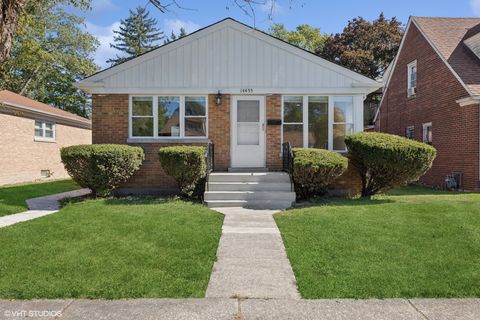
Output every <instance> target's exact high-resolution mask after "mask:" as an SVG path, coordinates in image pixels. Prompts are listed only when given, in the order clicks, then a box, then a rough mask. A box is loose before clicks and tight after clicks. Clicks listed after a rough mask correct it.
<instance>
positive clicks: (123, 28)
mask: <svg viewBox="0 0 480 320" xmlns="http://www.w3.org/2000/svg"><path fill="white" fill-rule="evenodd" d="M113 32H114V33H115V34H116V36H115V37H114V38H113V41H114V43H111V44H110V46H111V47H112V48H115V49H117V50H119V51H121V52H123V53H124V54H125V55H124V56H118V55H117V56H116V58H113V59H109V60H108V61H107V63H111V64H112V65H116V64H119V63H122V62H124V61H126V60H129V59H131V58H133V57H136V56H138V55H140V54H142V53H145V52H147V51H149V50H152V49H155V48H157V47H159V41H160V40H162V39H163V38H165V36H164V34H163V32H162V31H160V29H159V28H158V27H157V20H156V19H155V18H150V13H149V12H148V11H147V10H146V9H145V8H143V7H138V8H137V9H135V11H133V10H130V16H129V17H128V18H127V19H125V20H121V21H120V29H119V30H115V31H113Z"/></svg>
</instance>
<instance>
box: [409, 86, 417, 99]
mask: <svg viewBox="0 0 480 320" xmlns="http://www.w3.org/2000/svg"><path fill="white" fill-rule="evenodd" d="M416 94H417V88H416V87H414V88H409V89H408V96H409V97H412V96H414V95H416Z"/></svg>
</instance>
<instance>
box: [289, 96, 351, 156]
mask: <svg viewBox="0 0 480 320" xmlns="http://www.w3.org/2000/svg"><path fill="white" fill-rule="evenodd" d="M285 97H302V102H303V123H301V124H302V125H303V147H304V148H308V97H328V150H330V151H334V152H340V153H345V152H347V150H346V149H345V150H333V125H334V122H333V120H334V117H333V112H334V99H335V97H352V108H353V109H352V113H353V114H352V115H353V119H352V122H351V123H350V122H347V123H345V124H351V125H353V132H354V133H355V132H357V131H356V124H355V123H356V122H355V120H356V112H355V95H328V94H307V95H303V94H285V95H282V99H281V111H280V112H281V113H282V125H281V129H280V135H281V136H280V141H281V143H283V142H284V141H283V125H284V124H300V123H295V122H283V117H284V102H285ZM335 124H343V123H335Z"/></svg>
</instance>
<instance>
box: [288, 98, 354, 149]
mask: <svg viewBox="0 0 480 320" xmlns="http://www.w3.org/2000/svg"><path fill="white" fill-rule="evenodd" d="M353 101H354V100H353V97H352V96H338V97H329V96H284V97H283V108H282V116H283V121H282V123H283V125H282V131H283V137H282V139H283V142H287V141H288V142H290V144H291V145H292V146H293V147H305V148H318V149H327V150H335V151H345V150H346V146H345V137H346V136H347V135H349V134H351V133H353V132H354V108H353Z"/></svg>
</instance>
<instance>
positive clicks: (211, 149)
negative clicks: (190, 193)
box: [205, 141, 215, 191]
mask: <svg viewBox="0 0 480 320" xmlns="http://www.w3.org/2000/svg"><path fill="white" fill-rule="evenodd" d="M205 162H206V164H207V168H206V175H205V191H208V178H209V176H210V173H212V172H213V170H214V168H215V146H214V144H213V143H212V142H211V141H209V142H208V144H207V148H206V150H205Z"/></svg>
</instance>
